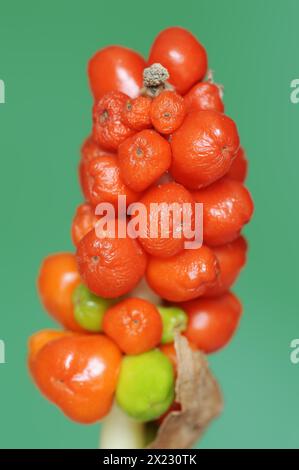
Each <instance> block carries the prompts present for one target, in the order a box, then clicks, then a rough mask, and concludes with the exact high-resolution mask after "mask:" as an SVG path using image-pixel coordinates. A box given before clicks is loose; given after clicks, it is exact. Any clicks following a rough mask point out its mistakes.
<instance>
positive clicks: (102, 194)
mask: <svg viewBox="0 0 299 470" xmlns="http://www.w3.org/2000/svg"><path fill="white" fill-rule="evenodd" d="M84 192H85V195H86V198H87V199H88V201H90V202H91V204H92V205H93V206H96V205H97V204H99V203H101V202H109V203H111V204H113V205H114V207H115V208H117V205H118V198H119V196H126V202H127V205H129V204H131V203H132V202H135V201H137V200H138V199H139V197H140V194H139V193H137V192H135V191H133V190H132V189H131V188H129V187H128V186H127V185H126V184H125V182H124V180H123V178H122V176H121V171H120V168H119V162H118V158H117V157H116V156H115V155H106V156H103V157H99V158H94V159H93V160H92V161H91V162H90V163H89V166H88V168H87V169H86V183H85V191H84Z"/></svg>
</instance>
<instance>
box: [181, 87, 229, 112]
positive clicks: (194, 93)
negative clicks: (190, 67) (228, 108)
mask: <svg viewBox="0 0 299 470" xmlns="http://www.w3.org/2000/svg"><path fill="white" fill-rule="evenodd" d="M184 100H185V105H186V108H187V111H188V112H189V113H190V112H191V111H203V110H211V111H219V112H220V113H223V112H224V104H223V101H222V91H221V88H220V87H219V85H216V84H215V83H211V82H200V83H197V84H196V85H194V87H192V88H191V90H190V91H188V93H187V94H186V95H185V97H184Z"/></svg>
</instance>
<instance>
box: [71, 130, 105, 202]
mask: <svg viewBox="0 0 299 470" xmlns="http://www.w3.org/2000/svg"><path fill="white" fill-rule="evenodd" d="M104 155H105V156H106V155H113V154H112V153H111V152H109V151H108V150H104V149H102V148H101V147H99V145H97V144H96V143H95V141H94V140H93V138H92V137H88V138H87V139H86V140H85V142H84V143H83V145H82V148H81V159H80V163H79V168H78V170H79V171H78V174H79V182H80V186H81V189H82V192H83V194H84V196H85V199H88V197H87V194H86V192H87V190H88V184H89V183H88V180H89V173H88V167H89V163H90V162H91V161H92V160H93V159H94V158H97V157H102V156H104Z"/></svg>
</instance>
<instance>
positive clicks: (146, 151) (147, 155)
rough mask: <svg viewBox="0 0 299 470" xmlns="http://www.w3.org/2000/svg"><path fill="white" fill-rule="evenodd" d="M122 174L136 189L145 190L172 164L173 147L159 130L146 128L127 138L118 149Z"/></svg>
mask: <svg viewBox="0 0 299 470" xmlns="http://www.w3.org/2000/svg"><path fill="white" fill-rule="evenodd" d="M118 161H119V165H120V169H121V176H122V178H123V180H124V181H125V183H126V184H127V185H128V186H129V187H130V188H131V189H133V190H134V191H144V190H145V189H147V188H148V187H149V186H150V185H151V184H153V183H154V182H155V181H157V180H158V179H159V178H160V176H162V175H163V173H164V172H165V171H166V170H168V168H169V167H170V164H171V148H170V145H169V143H168V142H167V140H165V139H164V138H163V137H162V136H161V135H160V134H158V132H155V131H154V130H151V129H149V130H144V131H140V132H138V134H135V135H133V136H132V137H129V138H128V139H126V140H125V141H124V142H123V143H122V144H121V145H120V146H119V150H118Z"/></svg>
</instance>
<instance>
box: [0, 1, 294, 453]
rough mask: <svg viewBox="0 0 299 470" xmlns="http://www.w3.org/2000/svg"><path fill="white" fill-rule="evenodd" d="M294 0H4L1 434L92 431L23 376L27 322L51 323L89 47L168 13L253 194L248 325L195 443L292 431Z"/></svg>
mask: <svg viewBox="0 0 299 470" xmlns="http://www.w3.org/2000/svg"><path fill="white" fill-rule="evenodd" d="M298 15H299V2H298V1H296V0H294V1H292V0H288V1H286V0H285V1H280V2H278V1H276V2H273V1H272V0H251V1H250V2H249V1H247V0H243V1H241V0H218V1H216V0H194V1H190V0H186V1H184V2H178V1H177V0H172V1H170V0H164V1H163V2H161V1H155V0H152V2H151V3H150V4H149V3H140V2H137V1H134V2H133V1H129V0H128V1H126V2H120V1H119V2H115V1H112V2H107V1H105V2H104V1H100V0H94V1H93V0H85V1H84V2H73V1H61V0H60V1H58V0H52V1H51V2H40V1H33V0H27V1H26V2H21V1H18V2H8V1H1V2H0V21H1V23H0V79H3V80H4V81H5V84H6V104H4V105H0V158H1V167H0V178H1V185H0V190H1V215H0V217H1V219H0V220H1V260H0V271H1V304H0V339H3V340H4V341H5V344H6V360H7V363H6V364H0V447H1V448H2V447H4V448H5V447H8V448H14V447H21V448H27V447H31V448H32V447H37V448H39V447H50V448H60V447H72V448H75V447H84V448H85V447H91V448H93V447H96V445H97V440H98V429H99V427H98V426H97V425H94V426H89V427H85V426H79V425H76V424H73V423H71V422H70V421H68V420H67V419H65V418H64V416H63V415H62V414H61V413H60V412H59V411H58V410H57V409H56V408H55V407H54V406H52V405H51V404H49V403H48V402H47V401H45V400H44V399H43V398H42V397H41V396H40V394H39V393H38V391H37V390H36V389H35V387H34V386H33V385H32V384H31V382H30V379H29V377H28V373H27V370H26V360H25V356H26V341H27V337H28V336H29V335H30V333H31V332H33V331H36V330H38V329H41V328H44V327H49V326H51V325H53V323H52V321H51V319H50V318H49V317H48V316H47V315H46V314H45V313H44V312H43V310H42V307H41V306H40V304H39V301H38V298H37V295H36V289H35V277H36V273H37V270H38V266H39V263H40V261H41V259H42V257H43V256H44V255H46V254H48V253H51V252H55V251H60V250H70V249H72V245H71V242H70V236H69V226H70V221H71V218H72V215H73V212H74V209H75V207H76V205H77V204H78V203H79V201H80V200H81V196H80V192H79V188H78V184H77V177H76V165H77V161H78V155H79V154H78V149H79V147H80V144H81V142H82V140H83V139H84V137H85V136H87V134H88V132H89V129H90V107H91V98H90V94H89V90H88V86H87V79H86V73H85V69H86V63H87V60H88V58H89V57H90V56H91V54H92V53H93V52H94V51H95V50H96V49H98V48H101V47H103V46H105V45H108V44H111V43H119V44H123V45H127V46H129V47H132V48H136V49H137V50H139V51H140V52H142V53H144V54H147V52H148V50H149V46H150V44H151V41H152V39H153V38H154V36H155V35H156V33H157V32H158V31H159V30H161V29H162V28H165V27H167V26H170V25H181V26H184V27H186V28H189V29H190V30H191V31H192V32H193V33H194V34H196V35H197V36H198V38H199V39H200V40H201V41H202V42H203V44H204V45H205V46H206V48H207V50H208V53H209V60H210V67H211V68H212V69H213V70H214V71H215V77H216V80H217V81H218V82H220V83H223V84H224V85H225V103H226V109H227V113H228V114H229V115H231V116H232V117H233V118H235V119H236V120H237V123H238V126H239V129H240V134H241V138H242V142H243V145H244V146H245V148H246V150H247V153H248V156H249V160H250V176H249V180H248V185H249V187H250V189H251V191H252V193H253V197H254V200H255V205H256V212H255V216H254V219H253V221H252V223H251V225H250V227H248V229H247V234H248V237H249V241H250V258H249V263H248V266H247V269H246V271H245V272H244V273H243V275H242V277H241V279H240V281H239V283H238V285H237V288H236V291H237V293H238V294H239V295H240V297H241V298H242V299H243V302H244V306H245V311H244V316H243V320H242V322H241V327H240V329H239V332H238V334H237V336H236V337H235V339H234V341H233V342H232V343H231V344H230V346H229V347H228V348H227V349H225V350H224V351H223V352H220V353H218V354H215V355H213V356H211V357H210V360H211V364H212V367H213V369H214V372H215V374H216V375H217V377H218V378H219V380H220V382H221V385H222V388H223V392H224V396H225V410H224V413H223V415H222V417H221V418H220V419H219V420H218V421H217V422H215V423H214V424H213V426H212V427H211V428H210V430H209V431H208V433H207V434H206V436H205V437H204V439H203V441H202V446H203V447H206V448H214V447H221V448H226V447H237V448H239V447H250V448H252V447H255V448H260V447H272V448H273V447H274V448H275V447H284V448H287V447H298V443H299V434H298V422H299V406H298V397H299V379H298V377H299V364H298V365H297V366H296V365H293V364H291V362H290V359H289V354H290V347H289V344H290V341H291V340H292V339H293V338H296V337H298V336H299V309H298V296H297V288H298V263H299V255H298V249H297V239H298V236H297V232H298V229H299V224H298V208H297V204H296V202H298V195H299V194H298V171H299V163H298V156H299V137H298V135H299V134H298V119H299V104H298V105H294V104H291V102H290V98H289V95H290V82H291V80H292V79H294V78H299V63H298V51H297V44H298V40H299V30H298Z"/></svg>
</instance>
